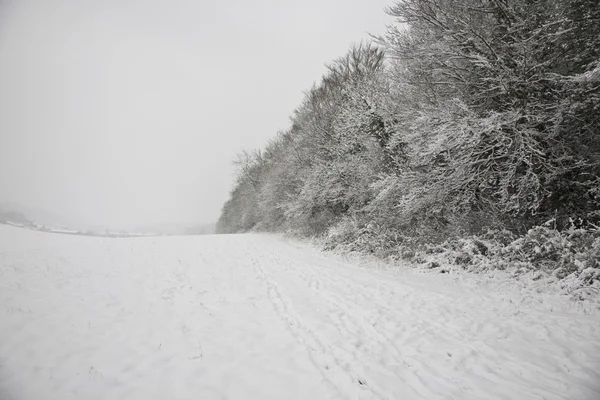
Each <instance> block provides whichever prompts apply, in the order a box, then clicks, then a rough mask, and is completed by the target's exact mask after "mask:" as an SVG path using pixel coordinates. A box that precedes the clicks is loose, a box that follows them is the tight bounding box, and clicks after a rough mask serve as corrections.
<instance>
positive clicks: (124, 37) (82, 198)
mask: <svg viewBox="0 0 600 400" xmlns="http://www.w3.org/2000/svg"><path fill="white" fill-rule="evenodd" d="M391 2H392V0H352V1H348V0H297V1H296V0H270V1H269V0H262V1H259V0H221V1H219V0H205V1H202V0H195V1H192V0H162V1H159V0H139V1H135V0H102V1H98V0H89V1H86V0H71V1H67V0H62V1H60V0H38V1H27V0H23V1H19V0H0V203H2V202H16V203H20V204H23V205H26V206H29V207H36V208H39V209H43V210H47V211H50V212H53V213H57V214H60V215H63V216H65V217H67V218H68V219H69V220H71V221H73V220H74V221H78V222H79V223H81V224H93V225H100V226H106V227H112V228H128V227H134V226H138V225H144V224H152V223H160V222H182V223H197V222H212V221H216V219H217V218H218V215H219V212H220V209H221V206H222V204H223V202H224V201H225V200H226V199H227V197H228V194H229V190H230V189H231V185H232V181H233V172H232V171H233V167H232V164H231V160H232V159H233V157H234V156H235V154H236V153H237V152H239V151H240V150H242V149H244V148H246V149H249V148H257V147H261V146H263V145H264V144H265V143H266V142H267V141H268V139H270V138H272V137H273V136H275V134H276V133H277V131H278V130H282V129H285V128H287V127H288V118H289V116H290V115H291V113H292V111H293V109H294V108H295V107H296V106H298V105H299V103H300V101H301V99H302V92H303V91H304V90H307V89H308V88H309V87H310V86H311V85H312V83H313V82H315V81H318V80H319V78H320V76H321V75H322V74H323V72H324V71H325V68H324V64H325V63H328V62H329V61H331V60H332V59H334V58H336V57H338V56H341V55H343V54H344V53H345V52H346V50H347V49H348V48H349V46H350V45H351V44H352V43H356V42H360V41H361V40H364V39H366V38H367V32H369V33H375V34H376V33H382V32H383V31H384V30H385V24H389V23H390V22H391V20H390V18H389V17H387V16H386V15H385V13H384V10H383V9H384V7H385V6H387V5H390V4H391Z"/></svg>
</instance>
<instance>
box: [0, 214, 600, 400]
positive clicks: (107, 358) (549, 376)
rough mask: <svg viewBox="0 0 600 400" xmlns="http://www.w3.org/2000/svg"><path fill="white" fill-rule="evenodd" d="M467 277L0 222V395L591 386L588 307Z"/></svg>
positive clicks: (238, 240)
mask: <svg viewBox="0 0 600 400" xmlns="http://www.w3.org/2000/svg"><path fill="white" fill-rule="evenodd" d="M469 279H470V278H468V277H467V275H464V276H463V275H459V276H458V277H457V276H452V275H448V274H423V273H420V272H419V271H418V270H415V269H408V268H394V269H390V268H385V267H382V266H379V267H376V268H371V267H369V266H365V265H356V262H348V261H347V260H343V259H341V258H340V257H338V256H335V255H331V254H329V255H328V254H323V253H321V252H319V251H317V250H316V249H313V248H311V247H309V246H306V245H303V244H298V243H296V242H293V241H288V240H285V239H282V238H280V237H277V236H271V235H256V234H252V235H220V236H196V237H194V236H179V237H152V238H114V239H111V238H98V237H83V236H74V235H60V234H51V233H45V232H38V231H30V230H26V229H20V228H15V227H9V226H2V225H0V399H2V400H13V399H14V400H29V399H144V400H146V399H203V400H204V399H314V400H316V399H409V400H410V399H461V400H462V399H477V400H481V399H523V400H526V399H546V400H552V399H569V400H576V399H582V400H593V399H600V368H599V367H600V318H598V316H599V315H598V314H599V313H600V312H599V311H598V309H597V308H586V307H583V306H581V305H580V304H577V303H573V302H571V301H569V300H568V299H565V298H564V297H560V296H553V295H551V294H538V293H535V292H531V291H526V290H523V289H522V288H520V287H513V286H511V285H510V282H509V281H508V282H507V281H502V280H501V281H500V282H498V281H496V280H492V279H489V280H486V281H484V280H482V279H480V278H476V279H478V280H469ZM473 279H475V278H473Z"/></svg>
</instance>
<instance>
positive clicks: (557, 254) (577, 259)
mask: <svg viewBox="0 0 600 400" xmlns="http://www.w3.org/2000/svg"><path fill="white" fill-rule="evenodd" d="M511 239H514V240H511ZM421 261H422V262H423V265H425V266H426V267H428V268H431V267H432V266H435V267H446V266H451V267H455V268H461V269H465V270H468V271H471V272H482V271H488V270H492V269H499V270H508V271H512V272H513V273H515V274H521V273H524V272H535V274H536V275H535V276H536V278H537V279H539V278H541V277H546V278H548V279H553V280H555V281H560V280H563V279H566V280H568V281H569V288H570V289H571V290H572V289H577V288H580V287H584V286H593V287H597V288H598V290H600V232H599V231H598V230H592V229H581V228H580V229H575V228H571V229H568V230H565V231H562V232H561V231H558V230H556V229H551V228H548V227H546V226H537V227H535V228H532V229H530V230H529V231H528V232H527V234H526V235H524V236H522V237H518V238H514V235H512V234H511V233H510V232H506V231H490V232H488V233H486V234H485V235H481V236H471V237H467V238H461V239H453V240H448V241H446V242H444V243H442V244H439V245H435V246H427V247H426V248H425V249H424V250H423V251H422V252H421Z"/></svg>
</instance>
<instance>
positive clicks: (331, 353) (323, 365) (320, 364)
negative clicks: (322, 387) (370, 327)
mask: <svg viewBox="0 0 600 400" xmlns="http://www.w3.org/2000/svg"><path fill="white" fill-rule="evenodd" d="M254 266H255V268H256V271H257V273H258V275H259V276H260V278H261V280H262V281H263V282H264V283H265V285H266V287H267V293H268V296H269V299H270V301H271V303H272V305H273V308H274V309H275V312H276V313H277V314H278V315H279V316H280V318H281V319H282V320H283V321H284V322H285V324H286V326H287V328H288V330H289V331H290V333H291V334H292V336H293V337H294V338H295V339H296V340H297V341H298V343H300V344H301V345H302V346H303V347H305V348H306V350H307V352H308V353H309V356H310V358H311V360H312V362H313V364H314V365H315V367H316V368H317V369H318V370H319V371H320V372H321V374H322V375H323V377H324V379H325V380H326V381H327V382H329V384H331V385H332V386H333V387H334V388H335V389H336V390H337V391H338V393H340V394H341V395H342V396H343V397H344V398H346V399H356V398H361V396H360V392H363V391H364V392H369V393H370V394H371V396H370V397H371V398H373V399H388V398H389V397H388V396H387V395H386V394H384V393H383V392H382V391H381V390H380V389H379V388H377V387H375V386H371V385H369V384H368V382H367V380H366V379H364V378H361V377H360V376H359V375H358V374H357V373H356V371H354V370H353V369H352V365H353V363H354V360H353V357H352V356H351V355H349V354H345V353H344V351H343V350H342V349H340V348H332V347H331V346H330V345H328V344H326V343H325V342H324V341H323V340H321V339H320V338H319V337H318V336H317V334H316V333H315V332H314V331H313V330H312V329H311V328H310V327H309V326H308V325H307V324H306V323H304V322H303V321H302V320H301V319H300V317H299V315H298V314H297V313H296V312H295V311H294V310H293V306H292V305H291V304H290V302H289V300H287V299H286V298H285V297H284V296H283V295H282V293H281V289H280V288H279V286H278V285H277V283H276V282H275V281H274V280H273V279H271V278H270V277H269V275H267V273H266V272H265V270H264V269H263V268H262V267H261V266H260V264H259V262H257V261H256V260H255V261H254Z"/></svg>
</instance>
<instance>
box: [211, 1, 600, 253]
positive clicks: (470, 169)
mask: <svg viewBox="0 0 600 400" xmlns="http://www.w3.org/2000/svg"><path fill="white" fill-rule="evenodd" d="M387 12H388V13H389V14H390V15H391V16H393V17H394V18H395V21H396V23H395V26H392V27H390V28H389V29H388V32H387V34H386V35H384V36H382V37H379V38H374V43H372V44H361V45H357V46H354V47H352V48H351V49H350V50H349V51H348V53H347V54H346V55H345V56H343V57H341V58H339V59H337V60H335V61H333V62H332V63H330V65H329V66H328V72H327V73H326V74H325V76H323V78H322V80H321V82H320V83H318V84H317V85H315V86H314V87H312V88H311V89H310V90H309V91H308V92H307V93H306V95H305V97H304V100H303V102H302V104H300V105H299V107H298V108H297V109H296V110H295V111H294V113H293V116H292V118H291V122H292V123H291V127H290V128H289V129H288V130H286V131H284V132H279V133H278V134H277V136H276V137H275V138H274V139H273V140H272V141H271V142H270V143H269V144H268V145H267V146H266V148H264V149H262V150H259V151H252V152H244V153H242V154H241V155H240V156H239V157H238V159H237V161H236V163H237V165H238V175H237V179H236V182H235V187H234V188H233V190H232V191H231V196H230V199H229V200H228V201H227V202H226V204H225V205H224V207H223V210H222V214H221V217H220V219H219V222H218V231H219V232H221V233H230V232H244V231H249V230H264V231H284V230H285V231H294V232H297V233H300V234H303V235H309V236H313V235H323V234H326V233H328V232H331V231H332V230H335V231H336V232H338V233H339V232H343V234H344V235H345V236H346V237H347V240H355V239H356V237H358V236H360V235H363V234H365V233H368V234H370V235H371V237H372V238H373V240H380V241H385V242H387V243H390V244H393V243H395V242H399V241H413V242H424V241H426V242H429V243H435V242H440V241H443V240H445V239H448V238H451V237H457V236H464V235H469V234H477V233H480V232H483V231H485V230H487V229H490V228H492V229H498V228H499V229H507V230H510V231H512V232H514V233H517V234H523V233H524V232H526V231H527V230H528V229H530V228H531V227H534V226H536V225H540V224H542V223H544V222H546V221H548V220H549V219H553V221H554V224H555V226H556V227H557V228H558V229H561V228H563V227H566V226H567V225H568V224H569V221H571V223H572V221H577V222H578V223H579V224H584V225H585V224H593V225H600V223H599V221H600V5H599V4H598V0H403V1H399V2H397V3H396V4H395V5H393V6H391V7H389V8H388V9H387Z"/></svg>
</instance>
